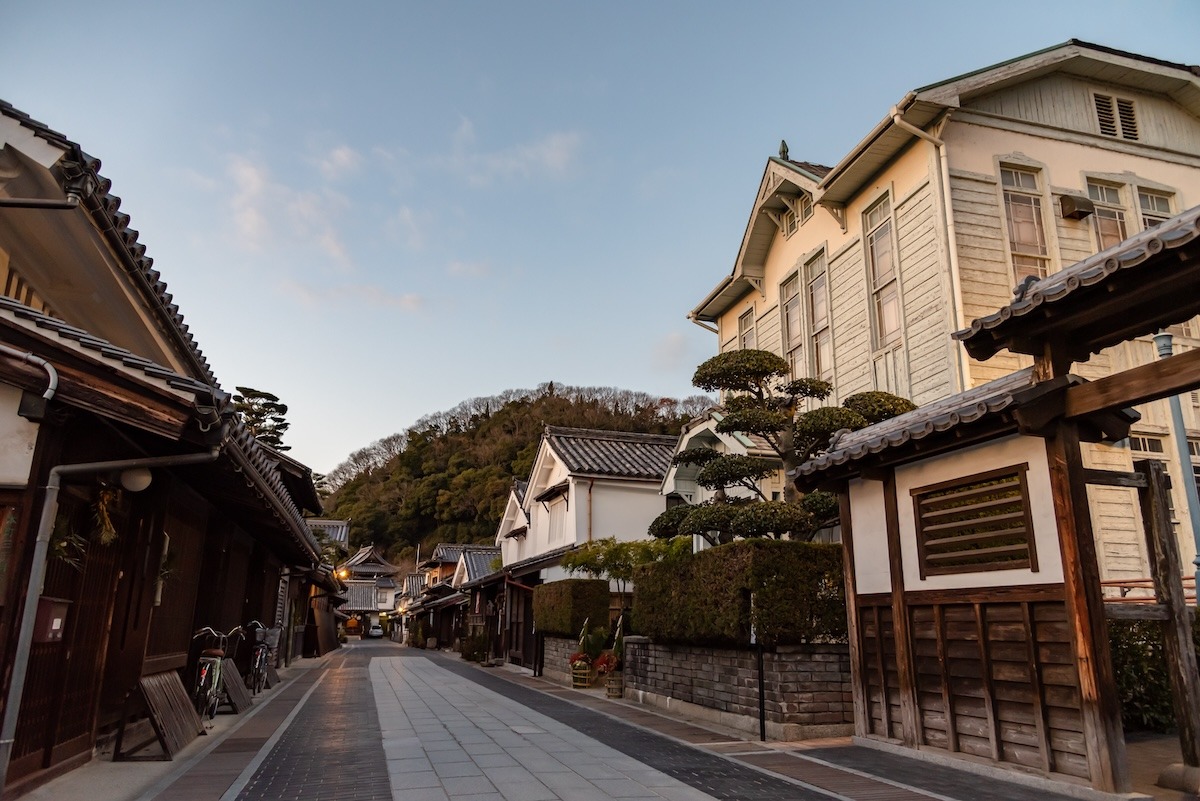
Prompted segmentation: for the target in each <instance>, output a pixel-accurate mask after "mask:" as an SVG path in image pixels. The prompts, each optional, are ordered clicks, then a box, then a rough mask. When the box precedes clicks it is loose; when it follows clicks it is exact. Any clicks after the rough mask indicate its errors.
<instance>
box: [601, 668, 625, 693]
mask: <svg viewBox="0 0 1200 801" xmlns="http://www.w3.org/2000/svg"><path fill="white" fill-rule="evenodd" d="M604 696H605V697H606V698H624V697H625V676H624V675H622V673H621V672H620V671H615V672H613V673H609V674H608V678H607V679H606V680H605V682H604Z"/></svg>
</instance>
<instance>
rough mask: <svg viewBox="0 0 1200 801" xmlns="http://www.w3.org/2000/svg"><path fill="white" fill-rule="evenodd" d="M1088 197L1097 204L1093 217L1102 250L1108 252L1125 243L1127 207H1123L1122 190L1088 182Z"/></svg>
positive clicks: (1098, 242) (1097, 239)
mask: <svg viewBox="0 0 1200 801" xmlns="http://www.w3.org/2000/svg"><path fill="white" fill-rule="evenodd" d="M1088 197H1090V198H1091V199H1092V200H1093V201H1095V204H1096V214H1095V215H1094V217H1093V220H1094V221H1095V226H1096V242H1097V244H1098V245H1099V249H1100V250H1106V249H1108V248H1110V247H1112V246H1113V245H1116V244H1117V243H1119V242H1123V241H1125V237H1126V236H1127V235H1128V234H1126V232H1125V207H1124V206H1122V205H1121V190H1120V189H1118V188H1117V187H1115V186H1109V185H1107V184H1100V183H1095V182H1094V181H1088Z"/></svg>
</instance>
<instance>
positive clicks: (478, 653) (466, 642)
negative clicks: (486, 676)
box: [458, 634, 488, 662]
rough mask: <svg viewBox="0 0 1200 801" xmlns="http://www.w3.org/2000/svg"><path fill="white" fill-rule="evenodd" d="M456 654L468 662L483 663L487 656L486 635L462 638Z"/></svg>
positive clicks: (472, 635)
mask: <svg viewBox="0 0 1200 801" xmlns="http://www.w3.org/2000/svg"><path fill="white" fill-rule="evenodd" d="M458 652H459V654H460V655H461V656H462V658H463V659H465V660H467V661H468V662H483V661H484V660H486V659H487V656H488V639H487V635H486V634H471V635H469V636H466V637H463V638H462V642H461V643H459V649H458Z"/></svg>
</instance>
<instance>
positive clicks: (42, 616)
mask: <svg viewBox="0 0 1200 801" xmlns="http://www.w3.org/2000/svg"><path fill="white" fill-rule="evenodd" d="M70 606H71V602H70V601H68V600H66V599H64V598H47V597H46V596H42V597H40V598H38V608H37V617H36V618H35V619H34V624H33V641H34V642H62V638H63V631H64V630H65V629H66V627H67V610H68V609H69V608H70Z"/></svg>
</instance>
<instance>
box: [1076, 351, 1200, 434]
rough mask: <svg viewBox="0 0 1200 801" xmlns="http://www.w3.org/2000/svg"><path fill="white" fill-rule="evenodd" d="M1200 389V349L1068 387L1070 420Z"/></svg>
mask: <svg viewBox="0 0 1200 801" xmlns="http://www.w3.org/2000/svg"><path fill="white" fill-rule="evenodd" d="M1197 388H1200V348H1196V349H1194V350H1189V351H1186V352H1185V353H1179V354H1176V355H1175V356H1172V357H1171V358H1169V359H1159V360H1157V361H1153V362H1150V363H1149V364H1143V365H1141V366H1140V367H1134V368H1132V369H1130V370H1124V371H1122V372H1120V373H1116V374H1114V375H1110V376H1106V377H1104V378H1101V379H1097V380H1096V381H1092V382H1091V383H1088V384H1079V385H1077V386H1073V387H1068V388H1067V390H1066V404H1065V412H1066V416H1067V417H1082V416H1084V415H1088V414H1093V413H1095V412H1103V411H1116V410H1119V409H1124V408H1126V407H1128V406H1136V405H1138V404H1139V403H1148V402H1149V401H1153V400H1159V399H1160V398H1169V397H1171V396H1172V395H1178V394H1180V393H1181V392H1188V391H1190V390H1193V389H1197Z"/></svg>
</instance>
